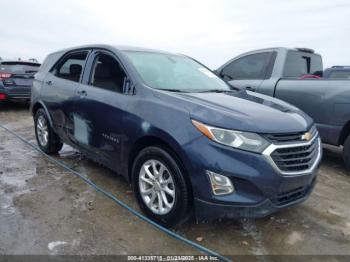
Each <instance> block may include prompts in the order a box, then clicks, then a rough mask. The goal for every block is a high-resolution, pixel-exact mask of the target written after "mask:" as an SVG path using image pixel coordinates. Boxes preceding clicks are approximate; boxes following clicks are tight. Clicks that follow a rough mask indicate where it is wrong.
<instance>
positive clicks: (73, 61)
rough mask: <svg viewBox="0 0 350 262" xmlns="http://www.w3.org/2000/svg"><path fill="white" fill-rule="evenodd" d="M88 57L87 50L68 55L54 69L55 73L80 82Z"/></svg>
mask: <svg viewBox="0 0 350 262" xmlns="http://www.w3.org/2000/svg"><path fill="white" fill-rule="evenodd" d="M86 57H87V52H79V53H74V54H71V55H68V56H66V58H64V60H62V61H61V62H59V63H58V65H57V66H56V67H55V68H54V69H53V73H54V74H55V75H56V76H57V77H60V78H64V79H67V80H71V81H74V82H79V79H80V77H81V73H82V71H83V68H84V64H85V60H86Z"/></svg>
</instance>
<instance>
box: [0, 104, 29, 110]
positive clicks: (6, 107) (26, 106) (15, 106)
mask: <svg viewBox="0 0 350 262" xmlns="http://www.w3.org/2000/svg"><path fill="white" fill-rule="evenodd" d="M23 110H29V102H12V103H11V102H0V111H2V112H6V111H11V112H13V111H23Z"/></svg>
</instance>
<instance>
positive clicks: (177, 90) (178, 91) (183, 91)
mask: <svg viewBox="0 0 350 262" xmlns="http://www.w3.org/2000/svg"><path fill="white" fill-rule="evenodd" d="M155 89H157V90H163V91H169V92H177V93H188V92H187V91H185V90H181V89H171V88H155Z"/></svg>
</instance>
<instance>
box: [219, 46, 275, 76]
mask: <svg viewBox="0 0 350 262" xmlns="http://www.w3.org/2000/svg"><path fill="white" fill-rule="evenodd" d="M271 55H272V52H263V53H258V54H253V55H247V56H244V57H241V58H239V59H237V60H235V61H233V62H232V63H231V64H229V65H227V66H226V67H225V68H224V69H223V70H222V72H221V75H222V76H223V77H224V78H228V79H227V80H232V79H234V80H239V79H265V76H266V74H267V72H268V71H269V70H268V67H269V64H270V63H269V62H270V59H271Z"/></svg>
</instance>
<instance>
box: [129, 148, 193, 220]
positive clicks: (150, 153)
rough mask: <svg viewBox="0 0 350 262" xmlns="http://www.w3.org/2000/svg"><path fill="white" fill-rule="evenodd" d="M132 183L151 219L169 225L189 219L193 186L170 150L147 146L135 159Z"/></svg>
mask: <svg viewBox="0 0 350 262" xmlns="http://www.w3.org/2000/svg"><path fill="white" fill-rule="evenodd" d="M146 169H147V170H146ZM154 169H155V170H156V171H154ZM145 181H146V182H145ZM132 182H133V188H134V192H135V195H136V199H137V201H138V204H139V206H140V208H141V209H142V211H143V212H144V213H145V215H146V216H147V217H148V218H150V219H152V220H154V221H156V222H157V223H159V224H161V225H163V226H166V227H170V226H175V225H177V224H180V223H183V222H185V221H186V220H187V219H188V218H189V216H188V214H189V213H190V203H191V200H190V198H191V194H190V190H189V185H188V184H187V182H186V179H185V177H184V174H183V172H182V171H181V168H180V166H179V165H178V163H177V162H176V160H175V159H174V158H173V156H171V154H169V153H168V152H167V151H166V150H164V149H162V148H160V147H156V146H152V147H147V148H144V149H143V150H142V151H141V152H140V153H139V154H138V155H137V157H136V158H135V160H134V163H133V168H132ZM159 199H161V200H159Z"/></svg>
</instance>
